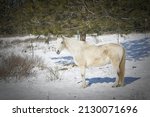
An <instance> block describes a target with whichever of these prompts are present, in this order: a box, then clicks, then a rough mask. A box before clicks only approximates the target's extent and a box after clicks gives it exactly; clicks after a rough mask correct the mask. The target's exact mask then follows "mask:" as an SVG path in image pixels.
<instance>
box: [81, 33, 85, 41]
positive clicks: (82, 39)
mask: <svg viewBox="0 0 150 117" xmlns="http://www.w3.org/2000/svg"><path fill="white" fill-rule="evenodd" d="M80 41H86V33H85V32H81V33H80Z"/></svg>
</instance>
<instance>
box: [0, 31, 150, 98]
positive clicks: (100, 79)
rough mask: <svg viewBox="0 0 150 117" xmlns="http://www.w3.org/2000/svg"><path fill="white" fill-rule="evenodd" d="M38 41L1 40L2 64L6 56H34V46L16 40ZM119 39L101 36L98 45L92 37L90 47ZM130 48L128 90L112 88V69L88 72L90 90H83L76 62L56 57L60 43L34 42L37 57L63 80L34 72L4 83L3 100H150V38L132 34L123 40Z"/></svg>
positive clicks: (65, 54)
mask: <svg viewBox="0 0 150 117" xmlns="http://www.w3.org/2000/svg"><path fill="white" fill-rule="evenodd" d="M28 38H34V36H27V37H11V38H0V62H1V58H2V56H4V55H5V56H8V55H9V54H10V53H12V52H13V53H15V54H20V55H22V56H27V55H28V56H33V52H32V51H31V48H29V46H30V45H31V43H29V42H28V43H27V42H23V43H15V44H14V43H13V44H12V43H11V42H12V41H14V40H26V39H28ZM116 38H117V35H115V34H114V35H103V36H98V37H97V40H96V41H95V40H94V39H93V37H91V36H88V37H87V42H88V43H95V42H99V43H109V42H113V43H116V42H117V40H116ZM120 41H121V43H122V45H123V46H124V47H125V48H126V53H127V56H126V74H125V84H126V85H125V86H124V87H119V88H112V87H111V86H112V84H113V82H114V81H115V74H114V72H113V70H112V66H111V65H106V66H103V67H91V68H87V69H86V80H87V82H89V86H88V87H87V88H85V89H83V88H81V78H80V71H79V69H78V67H76V66H74V67H73V66H72V65H73V63H74V62H73V58H72V56H71V55H70V53H68V52H67V51H63V52H62V53H61V54H60V55H57V54H56V53H55V46H56V41H50V42H49V44H45V43H41V42H33V45H32V46H33V50H34V57H37V56H38V57H40V58H41V59H42V60H43V64H44V65H45V66H46V67H47V68H50V67H51V68H54V69H55V70H57V72H58V75H59V79H58V80H53V81H51V79H50V77H51V76H50V73H49V71H48V69H44V68H43V69H41V68H40V67H35V68H33V74H31V75H30V76H28V77H27V78H25V79H22V80H17V81H16V80H13V78H11V80H10V81H9V82H6V81H4V80H0V99H31V100H32V99H33V100H34V99H39V100H40V99H42V100H44V99H45V100H58V99H73V100H78V99H98V100H107V99H110V100H112V99H150V84H149V83H150V34H147V35H145V34H129V35H125V36H124V37H120Z"/></svg>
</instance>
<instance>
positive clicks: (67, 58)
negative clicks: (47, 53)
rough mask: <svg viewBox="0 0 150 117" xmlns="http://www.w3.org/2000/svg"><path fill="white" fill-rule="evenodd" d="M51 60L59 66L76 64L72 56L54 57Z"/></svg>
mask: <svg viewBox="0 0 150 117" xmlns="http://www.w3.org/2000/svg"><path fill="white" fill-rule="evenodd" d="M51 59H52V60H55V63H58V64H63V65H70V64H74V61H73V57H72V56H62V57H53V58H51Z"/></svg>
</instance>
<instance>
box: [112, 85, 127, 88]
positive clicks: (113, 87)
mask: <svg viewBox="0 0 150 117" xmlns="http://www.w3.org/2000/svg"><path fill="white" fill-rule="evenodd" d="M123 86H124V85H123V84H114V85H113V86H112V87H113V88H115V87H123Z"/></svg>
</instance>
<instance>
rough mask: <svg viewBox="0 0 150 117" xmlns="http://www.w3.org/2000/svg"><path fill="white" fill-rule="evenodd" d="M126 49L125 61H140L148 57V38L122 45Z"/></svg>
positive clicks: (149, 45) (149, 50)
mask: <svg viewBox="0 0 150 117" xmlns="http://www.w3.org/2000/svg"><path fill="white" fill-rule="evenodd" d="M122 45H123V46H124V47H125V48H126V59H128V60H132V59H133V60H141V59H142V58H145V57H148V56H150V38H143V39H138V40H134V41H128V42H125V43H122Z"/></svg>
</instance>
